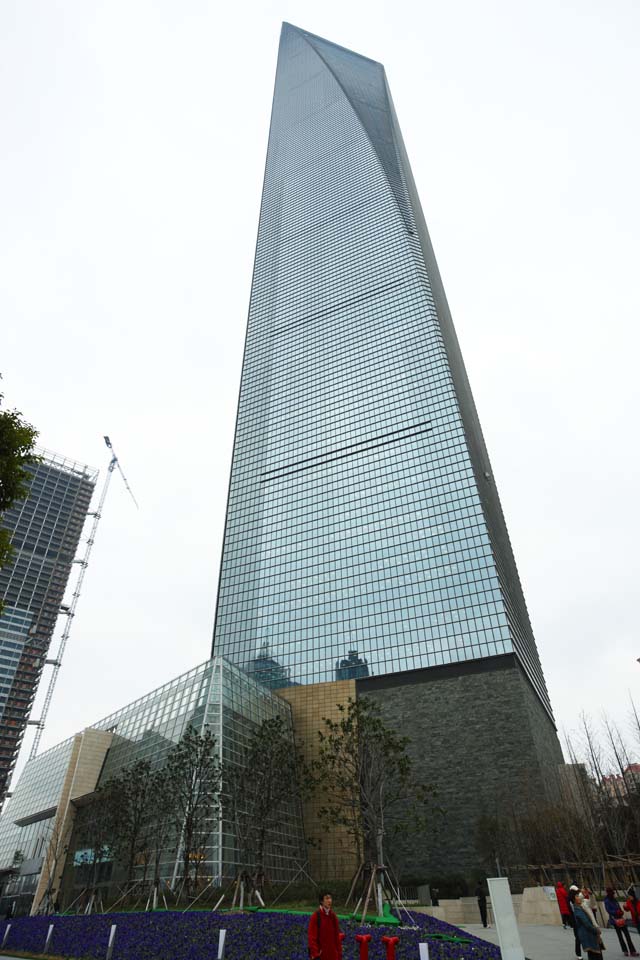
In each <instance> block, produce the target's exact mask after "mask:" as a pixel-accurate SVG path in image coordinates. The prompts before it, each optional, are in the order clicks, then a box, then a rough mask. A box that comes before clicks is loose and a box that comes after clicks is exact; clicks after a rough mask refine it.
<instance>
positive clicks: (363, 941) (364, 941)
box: [356, 933, 371, 960]
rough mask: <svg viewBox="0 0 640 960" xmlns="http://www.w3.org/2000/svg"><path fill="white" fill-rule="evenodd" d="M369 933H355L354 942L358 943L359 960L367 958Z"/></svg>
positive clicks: (367, 959) (366, 959)
mask: <svg viewBox="0 0 640 960" xmlns="http://www.w3.org/2000/svg"><path fill="white" fill-rule="evenodd" d="M370 940H371V934H370V933H356V942H357V943H359V944H360V960H369V941H370Z"/></svg>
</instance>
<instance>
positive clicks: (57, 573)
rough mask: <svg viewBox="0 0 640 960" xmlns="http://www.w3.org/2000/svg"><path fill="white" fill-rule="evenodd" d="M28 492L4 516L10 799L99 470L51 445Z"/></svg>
mask: <svg viewBox="0 0 640 960" xmlns="http://www.w3.org/2000/svg"><path fill="white" fill-rule="evenodd" d="M27 469H28V472H29V481H28V495H27V497H26V498H25V499H24V500H21V501H19V502H18V503H16V504H15V505H14V506H13V507H12V508H11V509H10V510H7V511H6V512H5V513H4V514H3V515H2V517H1V518H0V525H2V526H3V527H5V528H6V529H7V530H10V531H11V543H12V546H13V550H14V553H13V557H12V558H11V560H10V562H9V563H8V564H7V565H6V566H5V567H3V568H2V569H1V570H0V598H1V599H2V600H3V601H4V604H5V607H4V610H3V612H2V613H1V614H0V800H1V799H2V798H3V797H4V791H5V789H6V786H7V783H8V779H9V776H10V774H11V770H12V769H13V765H14V763H15V760H16V757H17V754H18V750H19V748H20V743H21V741H22V735H23V733H24V730H25V726H26V723H27V719H28V717H29V713H30V710H31V705H32V703H33V698H34V697H35V694H36V690H37V687H38V681H39V679H40V674H41V672H42V667H43V664H44V661H45V658H46V655H47V651H48V649H49V644H50V643H51V638H52V636H53V631H54V629H55V625H56V620H57V618H58V615H59V613H60V609H61V605H62V602H63V599H64V592H65V589H66V586H67V581H68V579H69V574H70V572H71V565H72V563H73V561H74V558H75V554H76V549H77V547H78V542H79V540H80V535H81V533H82V528H83V526H84V521H85V518H86V515H87V511H88V510H89V504H90V502H91V497H92V494H93V491H94V488H95V485H96V480H97V476H98V474H97V471H96V470H92V469H91V468H90V467H86V466H84V464H79V463H75V462H74V461H73V460H68V459H67V458H65V457H61V456H58V455H57V454H54V453H49V452H47V451H42V452H41V459H40V461H39V462H38V463H35V464H32V465H30V466H29V467H28V468H27Z"/></svg>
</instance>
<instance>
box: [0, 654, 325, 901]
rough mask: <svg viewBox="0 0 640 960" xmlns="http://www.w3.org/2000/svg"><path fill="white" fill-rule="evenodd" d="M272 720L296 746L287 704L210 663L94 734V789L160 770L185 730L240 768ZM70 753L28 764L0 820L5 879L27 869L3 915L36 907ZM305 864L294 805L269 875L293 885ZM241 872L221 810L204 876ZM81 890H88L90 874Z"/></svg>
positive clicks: (13, 884)
mask: <svg viewBox="0 0 640 960" xmlns="http://www.w3.org/2000/svg"><path fill="white" fill-rule="evenodd" d="M275 716H280V717H282V719H283V721H284V724H285V729H288V730H289V732H290V735H291V741H292V746H293V730H292V725H291V707H290V705H289V704H288V703H286V702H285V701H284V700H282V699H281V698H280V697H278V696H277V695H275V694H273V693H271V692H270V691H269V690H266V689H265V688H264V687H261V686H260V685H259V684H257V683H256V682H254V681H253V680H251V679H250V678H249V677H248V676H247V675H246V674H245V673H243V672H242V671H241V670H239V669H238V668H237V667H235V666H233V665H232V664H230V663H226V662H225V661H224V660H221V659H220V658H217V659H213V660H208V661H206V663H203V664H201V665H200V666H198V667H196V668H195V669H193V670H190V671H189V672H188V673H185V674H183V675H182V676H180V677H177V678H176V679H175V680H172V681H171V682H170V683H167V684H165V685H164V686H162V687H160V688H158V689H157V690H154V691H152V692H151V693H149V694H147V695H146V696H144V697H141V698H140V699H139V700H136V701H135V702H134V703H131V704H129V705H128V706H127V707H124V708H123V709H121V710H118V711H117V712H116V713H113V714H111V715H110V716H108V717H105V719H104V720H100V721H99V722H98V723H94V724H92V725H91V728H92V729H94V730H103V731H108V732H109V733H111V734H112V735H113V736H112V740H111V744H110V746H109V749H108V752H107V754H106V758H105V760H104V765H103V766H102V770H101V772H100V775H99V779H98V782H97V785H98V786H99V785H102V784H105V783H106V782H107V781H108V780H110V779H111V778H112V777H114V776H117V775H119V774H120V773H121V772H123V770H125V769H126V768H127V767H128V766H130V764H132V763H134V762H135V761H136V760H141V759H147V760H149V762H150V763H151V765H152V767H153V768H159V767H161V766H163V765H164V763H165V762H166V759H167V755H168V753H169V751H170V750H171V748H172V747H173V746H174V745H175V744H176V743H178V741H179V740H180V739H181V737H182V735H183V734H184V732H185V731H186V729H187V727H188V726H189V725H191V726H194V727H195V728H196V729H198V730H199V731H203V730H204V728H205V726H208V727H209V729H210V730H211V732H212V733H213V734H214V735H215V737H216V741H217V743H218V747H219V750H220V756H221V759H222V764H223V770H224V767H225V765H229V764H233V763H236V762H237V761H238V758H239V753H240V751H241V749H242V748H243V747H244V746H245V745H246V743H247V742H248V740H249V738H250V736H251V734H252V732H253V731H254V730H255V729H256V728H257V727H258V726H259V725H260V723H262V721H263V720H267V719H271V718H273V717H275ZM73 745H74V738H71V739H70V740H67V741H65V742H64V743H61V744H59V745H58V746H56V747H53V748H52V749H50V750H47V751H45V752H44V753H42V754H39V755H38V756H37V757H35V758H34V759H33V760H30V761H29V762H28V763H27V765H26V766H25V768H24V771H23V772H22V775H21V777H20V780H19V781H18V784H17V786H16V789H15V791H14V793H13V796H12V797H11V798H10V799H9V801H8V802H7V804H6V807H5V810H4V811H3V814H2V816H1V817H0V872H1V871H2V870H6V869H7V868H9V867H11V866H12V864H13V863H14V861H15V855H16V852H18V853H19V854H20V858H23V859H24V861H25V862H26V863H25V865H24V866H23V867H22V871H21V873H18V874H17V875H16V876H14V877H13V878H12V879H11V881H10V882H9V884H8V886H7V887H6V888H5V891H4V894H3V897H4V900H2V901H0V910H1V909H2V907H3V906H6V903H5V901H6V902H7V903H8V902H9V901H10V900H11V899H12V898H13V899H15V898H16V897H22V898H23V900H25V898H26V899H27V900H29V902H28V903H27V902H26V901H25V902H22V904H21V910H22V912H24V911H25V910H28V909H29V907H30V905H31V904H30V899H29V896H31V897H32V896H33V892H34V891H35V889H36V885H37V880H38V877H39V875H40V870H41V869H42V858H43V856H45V855H46V849H45V848H46V845H47V844H48V843H49V841H50V839H51V837H52V827H53V823H54V817H55V815H56V813H57V809H58V805H59V803H60V802H61V795H62V792H63V786H64V784H65V778H67V782H69V776H68V769H69V764H70V763H71V762H72V751H73ZM223 777H224V774H223ZM70 779H71V793H70V796H71V799H72V800H73V799H77V797H78V796H82V795H84V794H86V792H87V788H86V786H85V787H83V788H82V789H81V791H80V793H74V792H73V785H74V784H75V783H76V780H77V774H76V773H75V771H72V774H71V777H70ZM80 779H81V778H80ZM178 839H179V838H178V837H174V838H172V840H171V841H170V842H169V844H168V846H167V849H166V850H165V851H164V854H163V857H162V864H161V876H162V878H163V879H165V880H167V881H168V882H169V883H172V881H173V880H174V879H175V875H176V871H177V869H178V863H177V861H178V859H179V850H178ZM78 845H79V849H82V837H80V836H78V837H76V836H75V835H73V836H72V840H71V843H70V845H69V855H68V857H67V866H66V877H67V878H68V879H69V887H70V888H71V889H73V886H74V882H75V881H76V878H74V877H73V876H69V872H70V871H71V873H73V870H74V866H73V861H74V853H75V850H76V846H78ZM305 859H306V852H305V845H304V834H303V829H302V819H301V811H300V808H299V805H298V803H297V802H295V801H292V802H291V804H290V806H289V808H288V809H287V810H286V811H284V815H283V817H282V819H281V822H280V823H279V824H278V825H277V826H276V828H275V832H274V833H273V834H272V835H270V837H269V843H268V848H267V858H266V863H265V867H266V871H267V872H268V875H269V876H270V878H271V879H273V880H275V881H279V880H287V879H291V878H292V877H293V876H295V874H296V873H297V871H298V870H299V867H300V865H301V864H302V863H303V862H304V861H305ZM238 866H240V864H239V863H238V848H237V845H236V842H235V838H234V830H233V828H232V825H231V824H230V823H229V822H228V821H227V820H225V819H224V810H223V819H222V821H221V822H220V823H219V822H218V821H217V820H216V821H215V823H214V822H213V821H212V824H211V835H210V838H209V843H208V845H207V848H206V850H205V869H204V870H203V875H204V876H205V877H206V878H207V879H208V878H213V879H214V880H215V881H217V882H219V881H220V879H221V878H229V877H234V876H235V875H236V871H237V868H238ZM142 869H143V868H142V867H141V868H140V872H142ZM65 882H66V881H65ZM77 882H78V883H80V885H81V886H82V884H83V883H84V874H83V875H81V876H79V877H78V878H77ZM72 899H73V898H72Z"/></svg>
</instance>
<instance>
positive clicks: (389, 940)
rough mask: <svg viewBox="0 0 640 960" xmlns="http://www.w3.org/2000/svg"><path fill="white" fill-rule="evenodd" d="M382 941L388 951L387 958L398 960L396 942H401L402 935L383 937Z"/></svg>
mask: <svg viewBox="0 0 640 960" xmlns="http://www.w3.org/2000/svg"><path fill="white" fill-rule="evenodd" d="M382 942H383V943H384V946H385V949H386V951H387V960H396V944H398V943H400V937H383V938H382Z"/></svg>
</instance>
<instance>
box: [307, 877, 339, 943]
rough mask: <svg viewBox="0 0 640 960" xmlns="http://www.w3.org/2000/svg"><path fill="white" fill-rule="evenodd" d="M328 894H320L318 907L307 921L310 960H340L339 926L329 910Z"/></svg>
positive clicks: (329, 895) (329, 900) (329, 898)
mask: <svg viewBox="0 0 640 960" xmlns="http://www.w3.org/2000/svg"><path fill="white" fill-rule="evenodd" d="M332 903H333V898H332V896H331V894H330V893H328V892H326V891H323V892H321V893H320V906H319V907H318V909H317V910H316V912H315V913H312V914H311V920H310V921H309V956H310V957H311V960H319V958H322V960H342V941H341V940H340V924H339V923H338V918H337V916H336V915H335V913H334V912H333V910H332V909H331V904H332Z"/></svg>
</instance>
